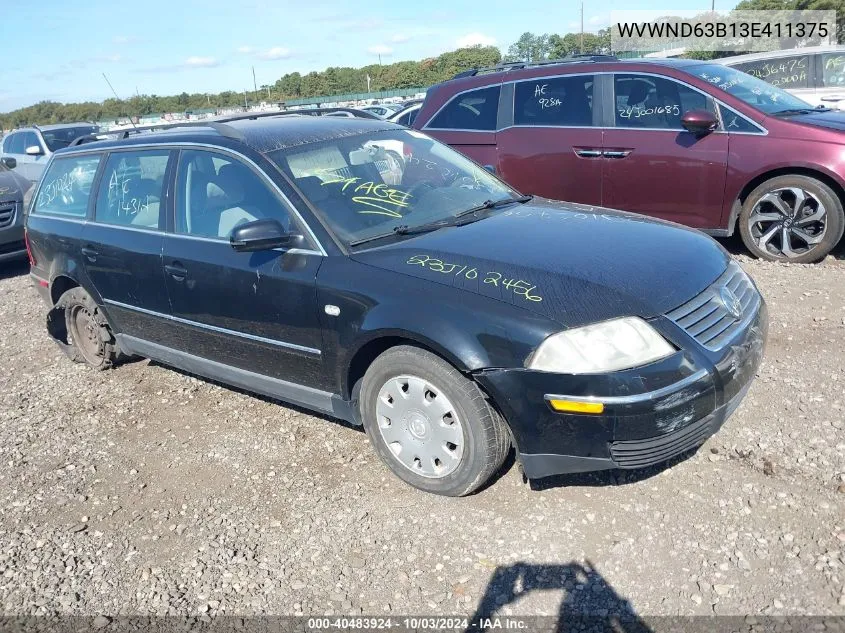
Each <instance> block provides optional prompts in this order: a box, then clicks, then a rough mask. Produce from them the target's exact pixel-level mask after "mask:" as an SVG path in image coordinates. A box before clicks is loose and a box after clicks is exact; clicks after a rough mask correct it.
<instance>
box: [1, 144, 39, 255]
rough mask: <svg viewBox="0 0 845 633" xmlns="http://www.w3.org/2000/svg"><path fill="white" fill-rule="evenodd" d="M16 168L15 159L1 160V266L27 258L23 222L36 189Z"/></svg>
mask: <svg viewBox="0 0 845 633" xmlns="http://www.w3.org/2000/svg"><path fill="white" fill-rule="evenodd" d="M14 167H15V159H14V158H11V157H6V158H2V159H0V263H2V262H6V261H9V260H12V259H21V258H25V257H26V245H25V243H24V220H25V215H26V209H27V205H28V204H29V200H30V197H31V196H32V193H33V191H34V189H35V188H34V187H33V184H32V182H31V181H30V180H27V179H26V178H24V177H23V176H22V175H20V174H19V173H17V172H16V171H14Z"/></svg>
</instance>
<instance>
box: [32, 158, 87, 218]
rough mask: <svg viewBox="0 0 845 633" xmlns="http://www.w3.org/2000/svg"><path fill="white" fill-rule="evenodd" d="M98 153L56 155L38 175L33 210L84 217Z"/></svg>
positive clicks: (40, 212)
mask: <svg viewBox="0 0 845 633" xmlns="http://www.w3.org/2000/svg"><path fill="white" fill-rule="evenodd" d="M99 164H100V155H99V154H97V155H93V156H92V155H90V154H89V155H85V156H72V157H68V158H59V159H56V160H54V161H53V162H52V163H50V168H49V169H48V170H47V172H46V173H45V174H44V176H43V178H42V179H41V187H40V188H39V189H38V198H37V199H36V200H35V206H34V208H33V213H37V214H44V215H60V216H71V217H77V218H84V217H85V216H86V215H87V212H88V199H89V198H90V196H91V186H92V184H93V182H94V175H95V174H96V173H97V167H98V166H99Z"/></svg>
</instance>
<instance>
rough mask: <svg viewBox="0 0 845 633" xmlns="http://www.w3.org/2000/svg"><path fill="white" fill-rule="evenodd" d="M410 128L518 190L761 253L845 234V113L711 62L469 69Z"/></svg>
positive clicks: (806, 250) (808, 256)
mask: <svg viewBox="0 0 845 633" xmlns="http://www.w3.org/2000/svg"><path fill="white" fill-rule="evenodd" d="M413 127H414V128H415V129H418V130H421V131H423V132H425V133H426V134H429V135H431V136H433V137H435V138H437V139H439V140H441V141H444V142H446V143H448V144H449V145H451V146H452V147H454V148H456V149H458V150H459V151H461V152H463V153H465V154H466V155H467V156H469V157H470V158H472V159H473V160H475V161H476V162H478V163H479V164H481V165H484V166H486V167H488V169H492V170H495V171H496V173H498V174H499V175H500V176H501V177H502V178H504V180H505V181H507V182H508V183H510V184H511V185H513V186H514V187H516V188H517V189H519V190H521V191H524V192H526V193H533V194H538V195H541V196H545V197H547V198H552V199H555V200H569V201H572V202H580V203H584V204H588V205H591V206H593V207H610V208H616V209H623V210H626V211H633V212H635V213H641V214H645V215H651V216H655V217H658V218H662V219H665V220H671V221H674V222H678V223H680V224H685V225H687V226H690V227H693V228H696V229H700V230H703V231H705V232H707V233H710V234H712V235H716V236H728V235H732V234H733V233H734V232H735V231H737V230H739V232H740V234H741V235H742V240H743V242H744V244H745V245H746V247H747V248H748V249H749V250H750V251H751V252H752V253H753V254H754V255H756V256H757V257H761V258H764V259H769V260H779V261H790V262H796V263H808V262H815V261H818V260H820V259H822V258H824V257H825V256H826V255H827V254H828V253H829V252H830V251H831V249H832V248H833V247H834V246H835V245H836V244H837V243H838V242H839V240H840V239H841V238H842V234H843V229H845V213H843V203H844V202H845V133H844V132H843V131H844V130H845V113H843V112H839V111H836V110H826V109H822V110H819V109H816V108H814V107H813V106H811V105H809V104H808V103H806V102H805V101H802V100H801V99H799V98H798V97H795V96H794V95H791V94H789V93H787V92H785V91H784V90H782V89H780V88H778V87H776V86H772V85H770V84H767V83H766V82H764V81H763V80H761V79H757V78H756V77H753V76H751V75H748V74H746V73H743V72H740V71H739V70H736V69H733V68H730V67H727V66H723V65H720V64H717V63H713V62H703V61H697V60H682V59H654V60H643V59H638V60H625V61H620V60H618V59H616V58H615V57H610V56H592V57H585V58H574V59H571V60H564V61H557V62H545V63H539V64H525V63H520V64H508V65H504V66H498V67H494V68H488V69H476V70H470V71H466V72H464V73H460V74H459V75H457V76H456V77H455V78H453V79H452V80H449V81H446V82H444V83H441V84H438V85H436V86H433V87H432V88H429V90H428V97H427V98H426V100H425V103H423V106H422V109H421V110H420V112H419V114H418V115H417V118H416V120H415V121H414V124H413ZM596 213H601V211H596Z"/></svg>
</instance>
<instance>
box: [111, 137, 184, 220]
mask: <svg viewBox="0 0 845 633" xmlns="http://www.w3.org/2000/svg"><path fill="white" fill-rule="evenodd" d="M169 157H170V152H169V151H168V150H157V151H138V152H115V153H113V154H111V155H110V156H109V158H108V161H107V162H106V166H105V169H104V170H103V177H102V179H101V180H100V191H99V194H98V195H97V206H96V208H95V210H94V219H95V220H96V221H97V222H102V223H104V224H117V225H121V226H134V227H137V228H146V229H158V228H159V215H160V213H159V210H160V208H161V203H162V200H163V198H164V177H165V174H166V173H167V161H168V158H169Z"/></svg>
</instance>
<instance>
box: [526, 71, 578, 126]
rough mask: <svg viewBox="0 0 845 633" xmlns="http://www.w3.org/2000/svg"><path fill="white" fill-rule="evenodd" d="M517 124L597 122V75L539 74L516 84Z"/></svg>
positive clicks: (573, 124) (570, 124)
mask: <svg viewBox="0 0 845 633" xmlns="http://www.w3.org/2000/svg"><path fill="white" fill-rule="evenodd" d="M513 122H514V124H516V125H569V126H591V125H592V124H593V75H572V76H569V77H554V78H550V79H545V78H538V79H532V80H531V81H523V82H521V83H518V84H516V89H515V92H514V109H513Z"/></svg>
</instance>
